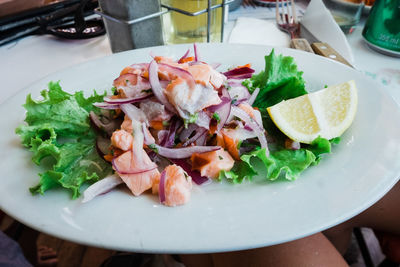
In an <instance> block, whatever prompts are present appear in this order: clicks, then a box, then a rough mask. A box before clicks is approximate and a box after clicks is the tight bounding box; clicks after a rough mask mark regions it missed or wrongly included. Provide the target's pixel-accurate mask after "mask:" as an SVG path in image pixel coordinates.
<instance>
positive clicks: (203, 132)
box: [182, 127, 207, 146]
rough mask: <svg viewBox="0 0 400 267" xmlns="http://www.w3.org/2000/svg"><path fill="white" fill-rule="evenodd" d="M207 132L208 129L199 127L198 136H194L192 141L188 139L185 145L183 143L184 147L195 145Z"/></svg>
mask: <svg viewBox="0 0 400 267" xmlns="http://www.w3.org/2000/svg"><path fill="white" fill-rule="evenodd" d="M206 132H207V129H204V128H202V127H199V128H197V129H196V134H195V135H193V136H192V137H191V138H190V139H188V140H187V141H186V142H185V143H183V145H182V146H188V145H190V144H192V143H194V142H195V141H197V139H198V138H200V136H202V135H204V134H205V133H206Z"/></svg>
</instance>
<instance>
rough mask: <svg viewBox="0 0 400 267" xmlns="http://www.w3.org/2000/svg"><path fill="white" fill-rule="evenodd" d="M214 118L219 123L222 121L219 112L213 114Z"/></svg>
mask: <svg viewBox="0 0 400 267" xmlns="http://www.w3.org/2000/svg"><path fill="white" fill-rule="evenodd" d="M212 118H213V119H215V120H216V121H217V122H220V121H221V117H220V116H219V114H218V113H217V112H214V113H213V115H212Z"/></svg>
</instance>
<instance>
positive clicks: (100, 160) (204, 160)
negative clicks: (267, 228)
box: [16, 45, 357, 206]
mask: <svg viewBox="0 0 400 267" xmlns="http://www.w3.org/2000/svg"><path fill="white" fill-rule="evenodd" d="M193 48H194V51H193V52H194V53H193V54H191V51H190V49H189V50H187V52H186V53H184V55H183V56H182V57H181V58H179V59H174V58H169V57H167V56H152V59H151V61H150V62H145V63H139V62H135V63H134V64H132V65H130V66H127V67H126V68H124V69H123V70H122V71H121V73H120V76H119V77H116V79H115V80H114V82H113V87H112V89H111V92H108V94H107V92H105V93H104V94H98V93H97V92H96V91H94V93H93V95H92V96H90V97H88V98H86V97H85V96H84V94H83V92H76V93H74V94H69V93H67V92H65V91H63V90H62V88H61V86H60V84H59V82H50V83H49V86H48V90H43V91H42V92H41V95H42V99H41V100H37V101H36V100H33V99H32V97H31V95H28V96H27V99H26V103H25V105H24V107H25V109H26V111H27V112H26V119H25V122H26V123H25V124H23V125H21V126H19V127H18V128H17V129H16V133H17V134H18V135H19V136H20V137H21V142H22V144H23V145H24V146H25V147H27V148H29V150H30V151H31V152H32V153H33V157H32V160H33V162H34V163H36V164H37V165H43V166H45V168H47V170H46V171H45V172H43V173H40V174H39V176H40V181H39V183H38V185H36V186H34V187H32V188H30V191H31V192H32V193H33V194H37V193H39V194H44V192H45V191H47V190H49V189H52V188H56V187H58V188H60V187H61V188H65V189H68V190H70V191H71V192H72V198H74V199H75V198H77V197H79V196H80V194H81V187H82V185H84V184H87V183H89V184H91V185H90V186H89V187H88V188H87V189H86V190H85V191H84V192H83V201H84V202H86V201H89V200H91V199H93V198H94V197H95V196H97V195H100V194H104V193H106V192H108V191H110V190H112V189H113V188H115V187H116V186H118V185H119V184H125V185H126V186H128V188H129V189H130V191H131V192H132V194H133V195H134V196H139V195H140V194H142V193H144V192H147V191H151V192H152V193H153V194H158V195H159V200H160V202H161V203H163V204H165V205H167V206H176V205H182V204H184V203H186V202H187V201H189V199H190V194H191V189H192V187H193V186H198V185H204V184H207V183H208V182H210V181H221V180H222V179H227V180H229V181H231V182H232V183H241V182H242V181H243V180H245V179H247V180H251V179H252V177H253V176H255V175H257V171H256V169H255V167H254V163H255V162H256V161H259V162H261V163H262V164H263V165H264V166H265V170H266V175H265V179H266V180H275V179H278V178H280V179H288V180H294V179H296V178H297V177H298V176H299V175H300V173H301V172H303V171H304V170H305V169H307V168H308V167H309V166H312V165H316V164H318V162H319V161H320V159H321V155H322V154H324V153H330V151H331V144H332V143H338V142H339V136H340V135H341V134H342V133H343V131H344V130H346V129H347V128H348V127H349V126H350V124H351V121H352V120H353V118H354V114H355V108H356V104H357V103H356V91H355V85H354V82H352V81H351V82H348V83H345V84H342V85H338V86H333V87H332V88H331V87H328V88H326V89H323V90H321V91H318V92H316V93H312V94H308V92H307V91H306V89H305V81H304V80H303V78H302V74H303V73H302V72H301V71H299V70H298V69H297V66H296V64H295V62H294V59H293V58H292V57H288V56H283V55H276V54H275V53H274V51H273V50H272V52H271V53H270V54H269V55H267V56H265V70H264V71H261V72H260V73H258V74H255V73H254V70H253V69H252V68H251V65H250V64H248V63H247V62H243V64H245V65H242V66H232V68H231V69H229V70H225V72H220V71H218V70H217V68H218V64H208V63H206V62H204V61H202V58H200V55H199V53H198V51H197V47H196V45H194V47H193ZM337 92H339V94H338V93H337ZM324 101H325V102H324ZM318 105H319V108H317V107H318ZM321 107H323V108H321ZM329 107H331V108H329ZM321 110H322V111H321ZM324 110H325V111H326V114H328V115H329V116H328V115H327V116H324V114H322V113H323V111H324ZM343 110H344V111H343ZM314 111H315V112H314ZM317 111H318V112H317ZM322 118H324V119H322ZM327 122H329V123H330V122H332V123H331V124H329V123H327Z"/></svg>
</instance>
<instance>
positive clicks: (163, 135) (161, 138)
mask: <svg viewBox="0 0 400 267" xmlns="http://www.w3.org/2000/svg"><path fill="white" fill-rule="evenodd" d="M167 138H168V130H160V131H158V133H157V141H158V144H159V145H162V146H165V145H163V144H165V142H166V140H167Z"/></svg>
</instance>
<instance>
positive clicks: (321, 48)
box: [290, 23, 353, 68]
mask: <svg viewBox="0 0 400 267" xmlns="http://www.w3.org/2000/svg"><path fill="white" fill-rule="evenodd" d="M300 37H301V38H296V39H292V40H291V42H290V47H292V48H295V49H300V50H304V51H307V52H310V53H315V54H317V55H320V56H323V57H327V58H330V59H333V60H336V61H338V62H340V63H343V64H345V65H348V66H349V67H352V68H353V66H352V65H351V64H350V63H349V62H348V61H347V60H346V59H345V58H344V57H342V56H341V55H340V54H339V53H338V52H337V51H336V50H335V49H333V48H332V47H331V46H330V45H329V44H328V43H323V42H320V41H319V40H318V39H317V38H316V37H315V36H314V35H313V34H312V33H311V32H310V31H309V30H308V29H307V28H306V27H305V26H304V25H303V24H301V23H300ZM310 44H311V45H310Z"/></svg>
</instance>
